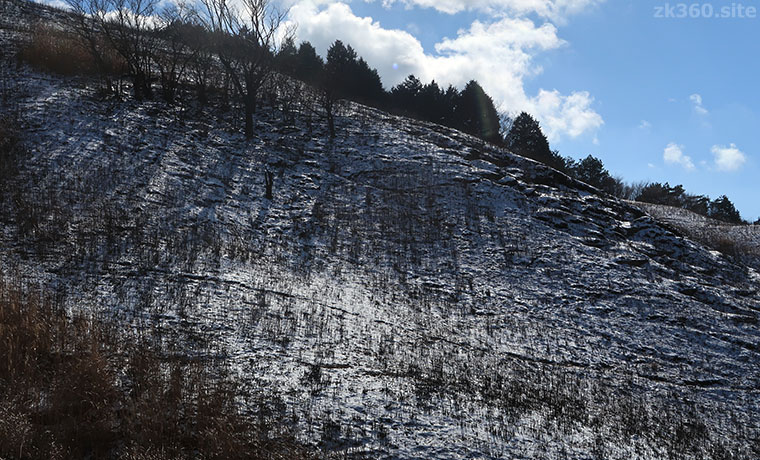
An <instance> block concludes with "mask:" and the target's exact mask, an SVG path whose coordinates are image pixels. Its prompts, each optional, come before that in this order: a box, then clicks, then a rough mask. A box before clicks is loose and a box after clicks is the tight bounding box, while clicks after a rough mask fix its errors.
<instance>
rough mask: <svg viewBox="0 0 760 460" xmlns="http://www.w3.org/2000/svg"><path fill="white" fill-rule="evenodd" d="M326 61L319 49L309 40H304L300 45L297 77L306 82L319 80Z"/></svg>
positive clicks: (296, 70)
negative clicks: (320, 55) (319, 53)
mask: <svg viewBox="0 0 760 460" xmlns="http://www.w3.org/2000/svg"><path fill="white" fill-rule="evenodd" d="M324 66H325V63H324V62H323V61H322V58H321V57H319V55H318V54H317V50H316V49H315V48H314V47H313V46H312V44H311V43H309V42H303V43H301V45H300V46H299V47H298V54H297V63H296V69H295V77H296V78H298V79H299V80H301V81H304V82H306V83H312V84H313V83H316V82H318V81H319V79H320V76H321V75H322V71H323V70H324Z"/></svg>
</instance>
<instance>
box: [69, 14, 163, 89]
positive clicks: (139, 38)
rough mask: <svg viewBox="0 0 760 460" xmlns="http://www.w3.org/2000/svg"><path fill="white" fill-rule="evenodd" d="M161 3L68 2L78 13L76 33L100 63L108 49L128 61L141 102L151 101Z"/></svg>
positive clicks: (129, 70) (76, 16)
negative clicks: (158, 15) (157, 16)
mask: <svg viewBox="0 0 760 460" xmlns="http://www.w3.org/2000/svg"><path fill="white" fill-rule="evenodd" d="M159 1H160V0H66V2H67V3H68V5H69V6H70V7H71V8H72V10H73V12H74V13H75V19H74V22H75V30H76V31H77V33H78V34H79V35H80V36H81V37H83V38H84V39H85V41H86V42H87V43H88V45H89V47H90V51H92V53H93V56H94V57H95V59H96V60H99V61H102V60H103V56H104V53H105V51H104V45H103V44H100V43H102V38H105V42H106V43H105V45H106V46H110V47H112V48H113V49H114V50H116V52H118V54H119V55H120V56H121V57H122V58H123V59H124V61H125V63H126V66H127V69H128V72H129V77H130V79H131V80H132V84H133V89H134V94H135V97H136V98H137V99H143V98H150V97H151V95H152V90H151V76H152V69H151V65H152V63H153V56H154V52H155V48H156V44H157V40H158V39H157V34H156V33H155V32H156V29H157V27H158V21H157V18H156V13H157V5H158V3H159Z"/></svg>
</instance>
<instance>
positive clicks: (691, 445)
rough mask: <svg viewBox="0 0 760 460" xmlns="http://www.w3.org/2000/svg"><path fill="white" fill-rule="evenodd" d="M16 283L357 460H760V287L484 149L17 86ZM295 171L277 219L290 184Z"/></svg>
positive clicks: (439, 135) (630, 217)
mask: <svg viewBox="0 0 760 460" xmlns="http://www.w3.org/2000/svg"><path fill="white" fill-rule="evenodd" d="M3 78H4V79H5V83H6V84H9V85H10V86H11V87H12V88H13V90H12V91H10V92H9V94H8V95H7V98H8V100H9V101H10V102H12V104H9V105H8V106H9V107H14V108H17V109H18V113H19V119H20V125H21V127H22V129H23V132H24V136H25V142H26V146H27V149H28V152H27V154H26V156H25V157H24V158H22V159H21V161H20V167H21V170H20V173H19V174H18V176H17V177H15V178H12V182H10V183H12V184H13V186H12V188H7V189H6V190H4V191H3V194H4V195H3V214H2V224H3V227H2V246H1V247H2V250H1V251H0V262H1V263H2V267H3V271H5V273H11V274H14V275H15V276H18V277H19V278H20V279H23V280H27V281H34V282H36V283H40V284H41V285H43V286H44V287H45V288H46V289H49V290H51V291H53V292H55V293H56V294H57V295H58V296H60V298H62V299H64V301H65V302H66V303H67V304H68V305H70V306H71V308H76V309H93V310H94V311H97V312H99V314H104V315H109V316H115V317H117V318H119V319H121V320H123V321H124V322H125V324H132V325H133V326H135V327H157V328H159V329H161V330H162V331H164V332H165V334H166V337H167V340H176V341H177V342H178V343H180V344H182V346H184V347H185V348H186V349H187V352H188V353H190V354H193V353H201V354H207V353H212V354H217V355H219V356H224V357H226V358H227V359H229V360H231V361H232V362H234V363H235V365H236V366H237V368H238V369H239V372H240V373H241V375H243V376H244V378H247V379H250V381H254V380H256V381H260V382H264V384H265V386H267V387H269V388H272V389H274V390H276V391H277V392H278V394H279V395H280V398H281V399H282V401H283V404H284V405H285V407H286V408H287V411H288V412H291V413H292V414H293V419H294V423H296V424H297V425H298V426H299V427H300V428H301V430H302V433H303V436H304V438H305V439H308V440H309V441H311V442H314V443H317V444H318V445H319V446H320V447H321V448H322V449H323V450H324V451H325V452H333V451H334V452H341V453H345V454H346V455H347V456H348V457H350V458H364V457H366V458H567V457H570V458H592V457H598V458H666V457H674V458H682V457H683V458H723V457H724V456H728V455H729V453H732V454H734V455H736V456H738V457H740V458H753V457H756V456H757V455H758V454H759V453H758V449H760V445H758V439H759V438H758V432H759V431H758V430H759V429H760V422H758V420H760V418H759V417H758V416H759V415H760V407H758V406H759V403H758V401H760V399H758V392H760V369H759V368H758V357H759V354H760V330H759V329H758V314H759V313H760V296H759V294H758V289H759V288H760V276H758V274H757V273H756V272H755V271H754V270H753V269H751V268H747V267H745V266H741V265H737V264H735V263H734V262H732V261H731V260H729V259H726V258H725V257H724V256H722V255H720V254H719V253H716V252H711V251H709V250H707V249H705V248H704V247H701V246H699V245H697V244H696V243H693V242H692V241H690V240H688V239H685V238H683V237H682V236H680V235H678V234H676V233H674V231H673V230H670V229H669V227H665V226H663V225H661V224H659V223H658V222H657V221H656V220H654V219H653V218H651V217H649V216H648V215H647V214H645V213H644V212H643V211H641V210H639V209H638V208H636V207H633V206H631V205H629V204H627V203H623V202H620V201H617V200H615V199H612V198H610V197H606V196H602V195H600V194H599V193H597V192H596V191H595V190H594V189H592V188H590V187H588V186H586V185H584V184H581V183H578V182H574V181H572V180H571V179H569V178H568V177H566V176H564V175H562V174H561V173H558V172H556V171H554V170H551V169H549V168H546V167H544V166H542V165H539V164H537V163H535V162H532V161H530V160H527V159H524V158H521V157H517V156H514V155H511V154H509V153H508V152H505V151H501V150H497V149H495V148H493V147H491V146H489V145H486V144H484V143H482V142H481V141H479V140H477V139H474V138H472V137H469V136H466V135H463V134H460V133H458V132H455V131H452V130H449V129H446V128H442V127H440V126H436V125H431V124H426V123H421V122H416V121H412V120H408V119H404V118H400V117H394V116H390V115H388V114H385V113H382V112H379V111H376V110H373V109H369V108H366V107H362V106H358V105H349V106H348V107H347V108H346V110H345V113H343V114H342V116H341V117H340V118H339V125H338V127H339V137H338V139H337V140H336V141H335V142H334V143H330V142H328V141H327V137H328V136H327V135H326V127H325V126H323V125H322V124H321V123H319V122H318V123H316V124H315V127H314V130H313V132H310V131H309V129H308V127H307V124H306V122H305V118H304V116H300V115H299V116H297V117H296V120H295V122H294V123H289V122H287V121H286V117H284V116H283V115H282V114H281V113H280V112H279V111H278V110H276V109H274V108H265V109H262V110H260V112H259V114H258V120H257V136H256V138H255V139H254V140H252V141H250V142H246V141H245V140H244V139H243V138H242V136H241V135H240V134H239V132H240V129H239V128H240V127H239V126H236V123H237V121H236V119H235V118H234V117H233V115H232V114H230V113H228V112H225V111H222V110H220V109H198V108H196V107H194V106H192V105H191V104H188V105H180V106H177V107H170V108H167V107H165V106H164V105H163V104H160V103H155V102H148V103H140V104H138V103H135V102H131V101H126V102H121V101H115V100H105V101H104V100H102V99H100V98H99V97H98V95H97V94H96V91H94V90H93V89H92V86H91V85H90V84H89V83H88V82H86V81H83V80H78V79H61V78H57V77H50V76H45V75H41V74H37V73H33V72H31V71H29V70H27V69H24V68H21V69H19V70H7V73H6V74H5V75H4V77H3ZM267 171H269V172H271V173H273V174H274V182H273V184H274V185H273V199H272V200H269V199H266V198H265V188H266V187H265V174H266V172H267Z"/></svg>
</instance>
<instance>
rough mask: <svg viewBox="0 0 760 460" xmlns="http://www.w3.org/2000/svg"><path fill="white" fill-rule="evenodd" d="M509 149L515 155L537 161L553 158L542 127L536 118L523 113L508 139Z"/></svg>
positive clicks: (513, 126)
mask: <svg viewBox="0 0 760 460" xmlns="http://www.w3.org/2000/svg"><path fill="white" fill-rule="evenodd" d="M506 144H507V148H508V149H510V150H511V151H512V152H513V153H516V154H518V155H522V156H524V157H528V158H532V159H534V160H537V161H542V162H546V161H548V160H549V159H550V158H551V157H552V151H551V148H549V141H547V140H546V136H545V135H544V133H543V131H541V125H540V124H539V123H538V121H536V119H535V118H533V117H532V116H530V115H529V114H528V113H526V112H522V113H521V114H520V115H519V116H518V117H517V118H515V121H514V123H512V129H510V130H509V134H508V135H507V139H506Z"/></svg>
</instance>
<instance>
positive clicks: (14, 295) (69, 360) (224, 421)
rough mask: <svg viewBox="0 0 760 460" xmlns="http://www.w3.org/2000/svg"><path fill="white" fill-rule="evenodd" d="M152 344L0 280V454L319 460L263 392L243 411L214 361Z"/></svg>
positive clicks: (232, 384) (139, 459) (22, 456)
mask: <svg viewBox="0 0 760 460" xmlns="http://www.w3.org/2000/svg"><path fill="white" fill-rule="evenodd" d="M156 343H157V341H156V340H152V339H150V338H149V337H136V336H135V335H134V334H126V333H124V332H119V331H118V330H117V329H116V328H115V327H114V326H113V325H111V324H107V323H104V322H102V321H96V320H94V319H91V318H86V317H84V316H81V315H80V316H75V317H73V318H72V317H70V316H69V315H67V314H66V313H65V312H64V311H63V310H62V309H61V308H59V307H57V306H56V305H55V304H54V303H53V302H52V301H50V300H49V299H46V298H43V297H42V296H40V295H36V294H29V291H28V290H25V289H21V288H19V287H18V286H10V285H9V283H7V282H5V281H3V280H2V278H0V458H19V459H59V458H60V459H64V458H65V459H70V458H128V459H134V460H147V459H184V458H209V459H212V458H218V459H236V458H240V459H242V458H256V459H270V458H271V459H275V458H288V459H299V458H315V457H316V455H315V454H314V452H313V451H312V450H310V449H308V448H306V447H304V446H303V445H302V444H300V443H299V442H297V441H296V440H295V437H294V435H293V433H292V432H291V430H290V429H289V428H288V426H289V425H288V423H287V422H286V421H285V420H283V419H282V418H280V417H278V416H272V415H271V414H273V413H274V414H276V412H270V411H267V410H266V408H265V404H264V402H263V401H264V400H263V399H262V400H260V402H259V404H260V406H259V407H257V408H256V411H258V412H260V413H268V414H270V415H269V416H268V417H256V418H254V417H252V416H244V415H242V414H241V412H240V410H239V407H238V403H236V397H237V395H238V393H239V391H238V390H239V387H238V385H237V384H236V383H235V381H234V380H232V379H230V378H226V377H224V375H225V374H226V372H225V368H224V366H222V365H221V364H220V363H216V362H213V361H209V360H203V359H195V360H188V359H186V358H183V357H181V356H180V355H174V356H172V354H171V353H168V352H167V351H166V350H158V349H157V347H158V345H156ZM254 407H255V406H254Z"/></svg>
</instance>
